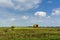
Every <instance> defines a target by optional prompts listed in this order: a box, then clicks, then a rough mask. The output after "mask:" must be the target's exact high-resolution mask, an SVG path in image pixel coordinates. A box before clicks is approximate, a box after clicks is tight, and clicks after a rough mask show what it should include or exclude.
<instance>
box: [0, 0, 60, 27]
mask: <svg viewBox="0 0 60 40" xmlns="http://www.w3.org/2000/svg"><path fill="white" fill-rule="evenodd" d="M33 24H39V26H60V0H0V26H11V25H15V26H31V25H33Z"/></svg>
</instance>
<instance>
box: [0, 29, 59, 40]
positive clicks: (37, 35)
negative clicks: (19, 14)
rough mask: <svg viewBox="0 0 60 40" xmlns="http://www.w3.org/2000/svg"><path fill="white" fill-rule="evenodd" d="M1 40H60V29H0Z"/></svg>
mask: <svg viewBox="0 0 60 40" xmlns="http://www.w3.org/2000/svg"><path fill="white" fill-rule="evenodd" d="M6 30H7V31H6ZM0 40H60V28H14V30H13V31H12V30H11V28H0Z"/></svg>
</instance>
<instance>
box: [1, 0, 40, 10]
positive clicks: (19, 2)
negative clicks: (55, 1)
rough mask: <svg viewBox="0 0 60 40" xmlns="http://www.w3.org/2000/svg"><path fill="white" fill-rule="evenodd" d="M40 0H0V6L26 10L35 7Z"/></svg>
mask: <svg viewBox="0 0 60 40" xmlns="http://www.w3.org/2000/svg"><path fill="white" fill-rule="evenodd" d="M39 3H41V0H0V6H2V7H10V8H11V7H12V8H14V9H18V10H28V9H32V8H36V7H37V6H38V4H39Z"/></svg>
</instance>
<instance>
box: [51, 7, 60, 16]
mask: <svg viewBox="0 0 60 40" xmlns="http://www.w3.org/2000/svg"><path fill="white" fill-rule="evenodd" d="M52 15H60V8H56V9H53V11H52Z"/></svg>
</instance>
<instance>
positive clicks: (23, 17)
mask: <svg viewBox="0 0 60 40" xmlns="http://www.w3.org/2000/svg"><path fill="white" fill-rule="evenodd" d="M21 18H22V19H24V20H27V19H28V18H29V17H28V16H22V17H21Z"/></svg>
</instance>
